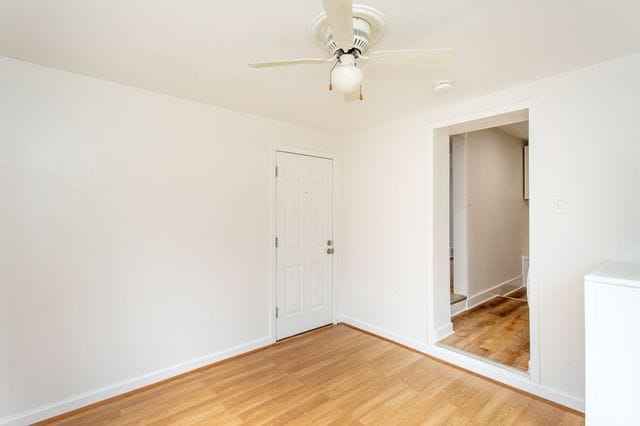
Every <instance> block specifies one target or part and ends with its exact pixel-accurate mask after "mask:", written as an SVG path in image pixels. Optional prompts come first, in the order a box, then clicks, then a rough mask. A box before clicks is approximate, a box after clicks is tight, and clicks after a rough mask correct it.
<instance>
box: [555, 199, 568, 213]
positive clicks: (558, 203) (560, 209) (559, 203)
mask: <svg viewBox="0 0 640 426" xmlns="http://www.w3.org/2000/svg"><path fill="white" fill-rule="evenodd" d="M553 211H554V212H555V214H567V213H569V203H568V202H567V200H565V199H564V198H557V199H556V200H555V201H554V203H553Z"/></svg>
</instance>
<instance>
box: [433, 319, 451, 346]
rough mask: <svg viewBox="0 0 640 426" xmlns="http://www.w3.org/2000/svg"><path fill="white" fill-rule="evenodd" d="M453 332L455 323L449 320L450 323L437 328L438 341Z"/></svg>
mask: <svg viewBox="0 0 640 426" xmlns="http://www.w3.org/2000/svg"><path fill="white" fill-rule="evenodd" d="M452 334H453V323H452V322H451V321H449V322H448V323H446V324H444V325H442V326H440V327H439V328H438V329H437V330H436V342H439V341H440V340H442V339H446V338H447V337H449V336H451V335H452Z"/></svg>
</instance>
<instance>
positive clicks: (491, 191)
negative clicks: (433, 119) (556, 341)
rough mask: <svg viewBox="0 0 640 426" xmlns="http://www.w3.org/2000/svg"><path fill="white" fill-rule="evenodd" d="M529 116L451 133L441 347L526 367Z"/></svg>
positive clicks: (524, 368)
mask: <svg viewBox="0 0 640 426" xmlns="http://www.w3.org/2000/svg"><path fill="white" fill-rule="evenodd" d="M528 144H529V122H528V120H527V121H521V122H518V123H512V124H507V125H503V126H497V127H491V128H487V129H482V130H476V131H471V132H465V133H462V134H455V135H451V136H450V138H449V152H450V179H449V182H450V184H449V205H450V215H449V218H450V219H449V228H450V232H449V235H450V239H449V244H450V264H451V266H450V270H451V278H450V287H451V316H452V319H451V321H452V324H453V333H452V334H451V335H450V336H448V337H446V338H444V339H442V340H441V341H440V343H442V344H443V345H446V346H449V347H452V348H455V349H458V350H462V351H465V352H469V353H471V354H473V355H475V356H479V357H482V358H485V359H487V360H490V361H492V362H497V363H500V364H503V365H505V366H508V367H511V368H515V369H517V370H520V371H525V372H526V371H528V370H529V359H530V350H529V305H528V302H527V273H528V266H529V200H528V198H529V196H528V191H527V169H528V167H527V162H528V149H529V148H528Z"/></svg>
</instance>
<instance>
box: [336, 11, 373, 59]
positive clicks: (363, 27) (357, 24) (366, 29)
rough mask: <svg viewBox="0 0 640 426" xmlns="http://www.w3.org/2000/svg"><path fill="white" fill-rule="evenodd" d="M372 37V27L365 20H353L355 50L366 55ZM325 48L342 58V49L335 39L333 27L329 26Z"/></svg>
mask: <svg viewBox="0 0 640 426" xmlns="http://www.w3.org/2000/svg"><path fill="white" fill-rule="evenodd" d="M370 35H371V25H369V23H368V22H367V21H365V20H364V19H360V18H353V48H355V49H357V50H358V52H360V53H361V54H362V53H365V52H366V51H367V50H368V49H369V36H370ZM325 47H326V48H327V50H328V51H329V53H331V55H333V56H340V55H341V54H342V53H347V52H340V48H339V47H338V45H337V44H336V42H335V40H334V39H333V32H332V31H331V27H329V26H327V29H326V31H325Z"/></svg>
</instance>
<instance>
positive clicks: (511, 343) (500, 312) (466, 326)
mask: <svg viewBox="0 0 640 426" xmlns="http://www.w3.org/2000/svg"><path fill="white" fill-rule="evenodd" d="M526 297H527V293H526V289H522V290H517V291H515V292H513V293H510V294H509V298H504V297H496V298H495V299H492V300H489V301H487V302H485V303H483V304H481V305H479V306H478V307H476V308H473V309H472V310H469V311H467V312H464V313H462V314H460V315H457V316H455V317H454V318H453V319H452V322H453V331H454V333H453V334H452V335H451V336H449V337H447V338H446V339H444V340H442V341H441V343H442V344H445V345H447V346H452V347H454V348H457V349H461V350H463V351H466V352H470V353H472V354H475V355H478V356H481V357H483V358H487V359H490V360H492V361H495V362H499V363H501V364H505V365H508V366H510V367H513V368H517V369H518V370H522V371H527V370H528V368H529V356H530V354H529V306H528V304H527V301H526Z"/></svg>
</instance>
